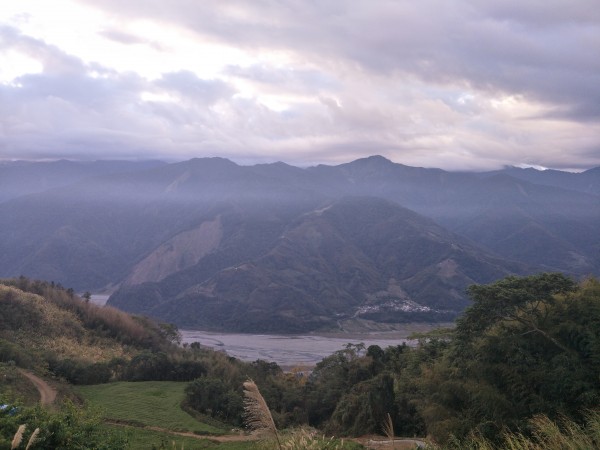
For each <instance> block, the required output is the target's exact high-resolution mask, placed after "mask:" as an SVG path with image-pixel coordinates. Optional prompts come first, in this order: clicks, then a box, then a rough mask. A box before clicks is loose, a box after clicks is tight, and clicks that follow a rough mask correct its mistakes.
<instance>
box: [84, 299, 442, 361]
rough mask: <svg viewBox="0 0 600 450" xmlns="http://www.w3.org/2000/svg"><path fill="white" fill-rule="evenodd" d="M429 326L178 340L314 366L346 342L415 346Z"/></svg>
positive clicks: (186, 335)
mask: <svg viewBox="0 0 600 450" xmlns="http://www.w3.org/2000/svg"><path fill="white" fill-rule="evenodd" d="M108 297H109V295H102V294H93V295H92V297H91V301H92V302H93V303H96V304H97V305H104V304H105V303H106V301H107V300H108ZM431 328H433V326H432V325H425V324H412V325H411V324H406V325H405V326H403V327H402V331H387V332H362V333H349V334H342V333H337V334H333V335H317V334H306V335H267V334H239V333H213V332H208V331H201V330H180V333H181V338H182V339H181V342H182V343H188V344H191V343H192V342H199V343H200V344H201V345H203V346H205V347H210V348H212V349H214V350H219V351H223V352H225V353H227V354H228V355H230V356H233V357H235V358H238V359H241V360H242V361H256V360H257V359H262V360H265V361H269V362H275V363H277V364H279V365H280V366H282V367H286V368H289V367H294V366H314V365H315V364H316V363H318V362H319V361H321V360H322V359H323V358H325V357H327V356H329V355H331V354H332V353H334V352H336V351H338V350H342V349H343V348H344V347H345V346H346V345H347V344H349V343H351V344H359V343H363V344H364V345H365V346H366V347H368V346H369V345H379V346H380V347H381V348H386V347H389V346H392V345H402V343H405V342H406V343H407V344H408V345H414V344H415V342H414V341H410V340H408V339H407V336H408V335H409V334H410V333H411V332H413V331H426V330H427V329H431Z"/></svg>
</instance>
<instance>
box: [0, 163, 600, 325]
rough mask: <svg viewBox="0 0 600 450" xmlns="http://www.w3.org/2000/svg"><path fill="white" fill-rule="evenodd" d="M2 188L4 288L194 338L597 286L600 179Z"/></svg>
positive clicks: (40, 177)
mask: <svg viewBox="0 0 600 450" xmlns="http://www.w3.org/2000/svg"><path fill="white" fill-rule="evenodd" d="M0 187H1V191H2V192H1V194H0V230H1V231H2V233H1V236H0V276H2V277H9V276H18V275H21V274H23V275H26V276H28V277H34V278H41V279H45V280H52V281H55V282H58V283H61V284H63V285H65V286H71V287H73V288H75V289H77V290H81V291H83V290H90V291H100V290H103V289H104V290H109V291H111V292H113V294H112V295H111V298H110V299H109V303H110V304H112V305H114V306H117V307H119V308H122V309H125V310H127V311H131V312H135V313H141V314H146V315H150V316H154V317H157V318H159V319H162V320H166V321H169V322H173V323H176V324H177V325H179V326H184V327H199V328H204V329H215V330H228V331H243V332H257V331H260V332H303V331H310V330H315V329H324V328H329V329H330V328H335V327H336V326H339V324H341V323H343V322H344V321H345V320H353V319H368V320H372V321H375V322H403V321H415V320H448V319H451V318H453V317H455V316H456V315H457V314H458V313H460V311H461V310H462V309H464V307H465V306H466V305H467V304H468V300H467V298H466V296H465V288H466V287H467V286H468V285H470V284H473V283H486V282H490V281H493V280H495V279H498V278H501V277H503V276H506V275H509V274H528V273H534V272H539V271H561V272H565V273H568V274H570V275H572V276H574V277H581V276H585V275H588V274H596V275H597V274H599V273H600V233H598V230H599V229H600V168H596V169H591V170H588V171H586V172H582V173H567V172H559V171H539V170H534V169H518V168H514V167H510V168H505V169H503V170H499V171H494V172H485V173H460V172H446V171H443V170H440V169H425V168H415V167H408V166H404V165H401V164H396V163H393V162H391V161H389V160H387V159H385V158H383V157H380V156H373V157H369V158H364V159H359V160H356V161H353V162H350V163H347V164H341V165H337V166H325V165H319V166H315V167H309V168H298V167H293V166H289V165H287V164H284V163H273V164H258V165H254V166H241V165H237V164H235V163H233V162H231V161H229V160H226V159H222V158H200V159H192V160H189V161H184V162H178V163H171V164H167V163H162V162H158V161H138V162H119V161H101V162H93V163H91V162H89V163H82V162H73V161H59V162H52V163H51V162H48V163H43V162H38V163H27V162H14V163H4V164H0Z"/></svg>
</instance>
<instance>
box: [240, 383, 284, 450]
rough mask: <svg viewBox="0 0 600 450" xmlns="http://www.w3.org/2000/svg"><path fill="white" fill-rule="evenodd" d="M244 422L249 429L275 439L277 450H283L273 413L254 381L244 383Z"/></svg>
mask: <svg viewBox="0 0 600 450" xmlns="http://www.w3.org/2000/svg"><path fill="white" fill-rule="evenodd" d="M244 421H245V422H246V426H247V427H248V428H249V429H251V430H253V431H257V432H259V433H260V432H264V433H266V434H268V435H271V436H272V437H274V438H275V440H276V441H277V448H278V449H279V450H282V449H281V442H280V440H279V434H278V433H277V427H276V426H275V421H274V420H273V416H272V415H271V411H270V410H269V407H268V405H267V402H266V401H265V399H264V398H263V396H262V394H261V393H260V391H259V390H258V386H257V385H256V383H254V381H252V380H247V381H245V382H244Z"/></svg>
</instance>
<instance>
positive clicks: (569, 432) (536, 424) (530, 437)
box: [435, 411, 600, 450]
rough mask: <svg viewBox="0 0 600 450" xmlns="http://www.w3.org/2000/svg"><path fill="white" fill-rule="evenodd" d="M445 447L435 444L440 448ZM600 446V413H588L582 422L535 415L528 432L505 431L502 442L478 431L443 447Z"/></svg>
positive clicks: (579, 449)
mask: <svg viewBox="0 0 600 450" xmlns="http://www.w3.org/2000/svg"><path fill="white" fill-rule="evenodd" d="M440 448H442V447H435V449H440ZM594 448H600V412H597V411H596V412H588V413H587V414H586V420H585V422H584V423H583V424H578V423H577V422H575V421H573V420H569V419H566V418H563V419H562V420H557V421H552V420H550V419H549V418H548V417H547V416H545V415H539V416H535V417H534V418H533V419H531V420H530V421H529V423H528V430H527V431H526V432H505V433H503V434H502V436H501V438H500V440H499V442H493V441H490V440H489V439H486V438H485V437H483V436H481V435H478V434H476V433H473V434H471V435H470V436H468V437H467V438H465V439H456V438H454V439H451V440H450V441H449V442H448V443H447V444H446V445H445V446H444V447H443V449H444V450H503V449H510V450H590V449H594Z"/></svg>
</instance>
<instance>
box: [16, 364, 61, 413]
mask: <svg viewBox="0 0 600 450" xmlns="http://www.w3.org/2000/svg"><path fill="white" fill-rule="evenodd" d="M19 372H21V374H22V375H23V376H24V377H26V378H27V379H28V380H29V381H31V382H32V383H33V385H34V386H35V387H36V389H37V390H38V392H39V393H40V403H41V404H42V405H51V404H52V403H54V400H56V389H54V388H53V387H52V386H50V385H49V384H48V383H46V382H45V381H44V380H42V379H41V378H40V377H38V376H37V375H34V374H32V373H31V372H27V371H26V370H23V369H19Z"/></svg>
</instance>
